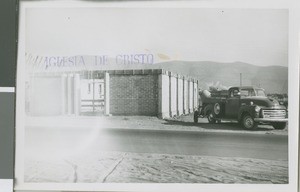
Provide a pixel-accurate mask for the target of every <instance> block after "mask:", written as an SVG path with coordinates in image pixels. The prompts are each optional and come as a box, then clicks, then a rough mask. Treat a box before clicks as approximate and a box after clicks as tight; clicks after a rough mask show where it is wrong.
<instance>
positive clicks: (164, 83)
mask: <svg viewBox="0 0 300 192" xmlns="http://www.w3.org/2000/svg"><path fill="white" fill-rule="evenodd" d="M169 81H170V78H169V75H168V74H166V73H164V72H163V73H162V74H159V75H158V95H159V99H158V117H160V118H166V117H169V116H170V113H169V106H170V99H169V95H170V91H169V86H170V85H169V84H170V83H169Z"/></svg>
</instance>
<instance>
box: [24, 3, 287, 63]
mask: <svg viewBox="0 0 300 192" xmlns="http://www.w3.org/2000/svg"><path fill="white" fill-rule="evenodd" d="M25 26H26V30H25V33H26V36H25V38H26V40H25V43H26V44H25V45H26V52H27V53H30V54H34V55H43V56H74V55H100V56H101V55H108V56H109V57H114V56H115V55H118V54H125V55H135V54H153V55H154V58H155V62H163V61H170V60H183V61H215V62H236V61H241V62H245V63H250V64H254V65H258V66H270V65H280V66H287V65H288V11H287V10H281V9H277V10H276V9H268V10H267V9H209V8H28V9H27V11H26V25H25Z"/></svg>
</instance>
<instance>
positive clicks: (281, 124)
mask: <svg viewBox="0 0 300 192" xmlns="http://www.w3.org/2000/svg"><path fill="white" fill-rule="evenodd" d="M272 125H273V127H274V129H279V130H282V129H284V128H285V127H286V122H277V123H272Z"/></svg>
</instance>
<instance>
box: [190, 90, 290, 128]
mask: <svg viewBox="0 0 300 192" xmlns="http://www.w3.org/2000/svg"><path fill="white" fill-rule="evenodd" d="M200 98H201V102H200V103H202V104H201V105H200V106H199V108H198V110H196V112H195V113H194V122H198V118H199V117H207V118H208V121H209V123H216V122H220V121H221V120H222V119H223V120H225V119H227V120H236V121H238V122H240V123H241V124H242V125H243V126H244V127H245V128H247V129H253V128H256V127H257V125H258V124H262V123H263V124H271V125H272V126H273V127H274V128H275V129H284V128H285V127H286V123H287V121H288V118H287V109H286V107H285V106H283V105H280V104H279V102H278V101H277V100H275V99H271V98H268V97H267V96H266V94H265V91H264V89H262V88H258V87H254V86H244V87H231V88H230V89H228V90H226V91H217V92H212V93H210V94H209V93H208V92H207V91H202V92H200Z"/></svg>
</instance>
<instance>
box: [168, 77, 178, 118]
mask: <svg viewBox="0 0 300 192" xmlns="http://www.w3.org/2000/svg"><path fill="white" fill-rule="evenodd" d="M169 77H170V82H169V83H170V96H169V97H170V116H171V117H173V116H176V115H177V77H176V76H175V74H174V73H170V74H169Z"/></svg>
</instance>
